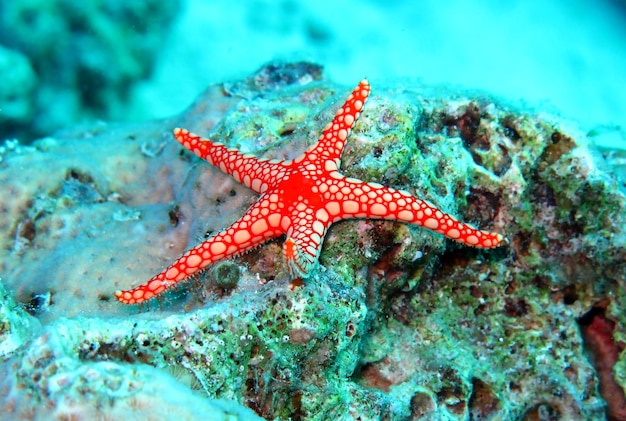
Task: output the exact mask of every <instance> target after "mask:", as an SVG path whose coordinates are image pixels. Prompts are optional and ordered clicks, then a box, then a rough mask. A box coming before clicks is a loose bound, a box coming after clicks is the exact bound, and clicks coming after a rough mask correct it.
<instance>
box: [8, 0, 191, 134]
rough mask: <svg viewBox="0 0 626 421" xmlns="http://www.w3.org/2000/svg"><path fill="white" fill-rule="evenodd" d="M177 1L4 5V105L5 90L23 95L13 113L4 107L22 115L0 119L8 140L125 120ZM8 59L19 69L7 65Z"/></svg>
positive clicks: (41, 0) (42, 0)
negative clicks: (78, 124) (133, 89)
mask: <svg viewBox="0 0 626 421" xmlns="http://www.w3.org/2000/svg"><path fill="white" fill-rule="evenodd" d="M179 3H180V2H179V1H178V0H174V1H155V0H142V1H135V2H124V1H108V0H97V1H85V2H78V3H77V2H72V1H66V0H52V1H51V0H28V1H5V2H2V4H0V79H2V80H3V84H2V85H3V86H2V87H0V101H2V100H3V98H6V95H7V92H2V91H7V90H8V91H13V90H16V91H17V90H19V91H17V92H15V93H14V97H13V98H14V101H13V102H14V103H13V104H12V105H13V106H12V107H10V108H9V107H7V108H5V107H4V105H8V104H6V99H5V101H3V102H0V105H2V106H3V107H2V109H3V110H5V111H11V112H12V113H19V115H18V116H19V117H20V118H11V119H7V118H5V117H0V119H1V120H0V124H1V125H0V128H2V132H3V136H4V138H11V137H18V138H26V139H32V138H33V136H41V135H45V134H48V133H51V132H53V131H55V130H57V129H59V128H63V127H67V126H68V125H69V124H70V123H72V124H74V123H75V122H78V121H81V120H84V119H97V118H100V119H102V118H107V119H120V118H121V117H123V112H124V111H123V109H124V107H122V106H121V105H123V104H124V102H125V101H127V100H128V98H127V96H128V94H129V91H130V88H131V87H132V85H133V84H134V83H136V82H137V81H139V80H141V79H144V78H146V77H147V76H149V75H150V72H151V70H152V66H153V65H154V61H155V58H156V55H157V54H158V52H159V49H160V48H161V47H162V43H163V40H164V38H165V36H166V35H167V33H168V31H169V27H170V25H171V22H172V16H173V15H175V13H176V11H177V10H178V8H179ZM2 46H4V47H7V48H9V49H11V50H14V51H15V52H14V53H12V55H8V53H6V52H5V49H4V48H2ZM15 54H19V56H17V57H15ZM9 59H10V60H11V61H12V62H13V63H15V65H13V66H6V65H3V61H6V60H9ZM35 75H36V76H35ZM7 82H8V83H7ZM18 101H19V104H18V103H17V102H18ZM18 105H19V108H20V109H19V110H16V109H15V108H17V107H18ZM2 114H5V113H4V112H3V113H2Z"/></svg>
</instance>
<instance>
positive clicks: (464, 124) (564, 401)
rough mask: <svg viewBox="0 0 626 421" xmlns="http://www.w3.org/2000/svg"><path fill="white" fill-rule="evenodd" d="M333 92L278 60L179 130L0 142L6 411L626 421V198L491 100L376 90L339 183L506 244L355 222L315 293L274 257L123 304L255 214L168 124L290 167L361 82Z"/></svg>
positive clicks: (98, 130) (537, 120) (558, 127)
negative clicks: (374, 185)
mask: <svg viewBox="0 0 626 421" xmlns="http://www.w3.org/2000/svg"><path fill="white" fill-rule="evenodd" d="M320 78H321V72H320V70H319V68H318V67H316V66H312V65H310V64H307V63H300V64H292V65H286V66H280V65H273V66H268V67H266V68H264V69H262V70H261V71H260V72H259V73H257V74H256V75H253V76H252V77H250V78H248V79H247V80H244V81H239V82H233V83H227V84H221V85H216V86H213V87H210V88H208V89H207V90H206V92H204V93H203V94H202V95H201V96H200V97H199V98H198V99H197V101H196V102H195V103H194V104H193V105H192V106H191V107H190V108H189V109H188V110H186V111H185V112H184V113H182V114H181V115H179V116H175V117H173V118H170V119H167V120H163V121H155V122H149V123H144V124H133V125H107V124H99V125H93V126H84V127H76V128H73V129H68V130H66V131H64V132H61V133H59V134H58V135H56V136H55V137H54V138H45V139H42V140H40V141H37V142H36V143H34V144H33V145H32V146H21V145H19V144H15V143H12V144H10V145H7V147H5V148H4V149H3V150H2V161H0V165H1V166H2V171H0V185H1V186H2V189H3V197H9V198H10V200H7V201H4V202H3V204H2V206H3V212H1V213H0V227H1V228H2V229H1V230H0V245H1V246H2V248H1V249H0V253H2V256H1V257H0V274H1V276H2V277H3V281H2V282H3V284H4V285H5V286H6V288H7V290H9V291H10V292H11V294H12V295H11V294H8V293H5V292H2V293H1V294H0V296H1V297H2V299H3V302H2V303H0V304H1V307H0V310H1V312H0V316H1V317H2V320H1V322H0V326H2V330H1V331H0V334H1V335H2V340H3V347H2V353H1V354H0V355H1V356H2V361H4V362H3V363H2V365H1V366H0V369H1V370H2V372H3V373H4V377H5V379H6V380H5V381H4V382H3V383H2V385H0V405H1V407H2V410H3V411H13V412H12V413H13V414H18V413H24V414H25V416H26V418H28V417H30V418H37V417H41V414H32V413H28V409H29V408H31V407H33V405H34V404H44V405H49V410H50V411H53V410H58V411H64V412H58V413H59V414H61V413H62V414H70V413H72V414H74V413H77V414H78V413H82V414H89V415H91V414H106V413H108V412H109V411H110V412H111V413H113V414H116V415H118V414H122V413H128V414H135V415H136V414H146V413H147V412H145V411H148V410H149V409H146V408H150V407H151V405H152V402H155V400H156V399H157V398H156V396H159V394H162V393H165V392H163V391H162V389H161V388H160V387H161V386H160V385H154V383H155V380H154V379H157V378H158V379H159V380H158V382H157V383H162V384H173V385H175V386H172V387H173V388H175V389H176V390H177V391H179V393H182V394H185V396H188V398H189V399H193V400H194V402H193V403H190V404H189V407H190V408H191V407H193V406H194V405H197V406H198V408H201V407H203V405H213V403H212V401H211V402H209V401H208V399H227V400H229V401H236V402H237V403H239V404H242V405H245V406H247V407H248V408H250V409H252V410H253V411H254V412H255V413H256V414H257V415H258V416H261V417H264V418H266V419H287V418H292V419H321V418H324V419H329V418H337V419H341V418H360V419H363V420H366V419H381V418H383V419H415V420H419V419H422V420H427V419H459V420H463V419H468V418H469V419H484V420H489V419H522V420H533V419H569V420H588V419H603V418H605V417H609V418H610V419H615V420H619V419H623V418H621V417H622V414H623V412H622V411H623V406H622V405H623V402H624V388H625V387H626V376H625V375H624V373H625V371H626V370H625V369H624V367H625V365H626V358H625V357H624V353H623V349H624V343H625V342H626V338H625V334H626V329H625V328H624V325H625V323H626V320H625V319H626V316H625V314H626V313H625V312H624V311H623V309H624V306H626V295H625V294H624V288H625V284H624V283H625V280H626V255H625V254H626V251H625V250H626V244H625V243H626V235H625V232H624V230H625V228H626V221H625V220H624V219H625V215H626V209H625V207H626V197H625V196H624V192H623V190H621V189H620V186H619V184H618V183H617V181H616V180H615V179H614V178H613V176H612V175H611V174H610V172H609V171H607V170H606V168H607V166H606V163H604V161H603V158H602V156H601V155H600V154H599V153H597V152H595V151H593V150H592V149H591V148H590V147H589V146H588V144H587V139H586V138H585V136H584V135H582V134H581V133H580V132H578V131H577V130H576V128H575V126H574V125H571V124H568V123H566V122H564V121H563V120H560V119H557V118H555V117H551V116H547V115H537V114H536V113H533V112H531V111H530V110H520V109H519V108H516V107H513V106H508V105H504V104H500V103H498V102H497V101H495V100H493V99H492V98H489V97H486V96H484V95H472V96H471V97H465V96H462V95H459V94H455V93H451V92H449V91H447V90H445V89H441V88H437V89H435V88H429V87H425V86H419V85H414V84H412V85H407V86H398V85H394V86H384V85H381V84H380V83H377V82H376V81H372V85H373V90H372V96H371V97H370V100H369V102H368V106H367V107H366V108H365V110H364V112H363V114H362V115H361V117H360V119H359V121H358V123H357V125H356V127H355V129H354V131H353V134H352V135H351V137H350V140H349V141H348V143H347V145H346V150H345V152H344V156H343V159H342V171H343V172H344V173H345V174H346V175H347V176H351V177H358V178H361V179H364V180H368V181H375V182H379V183H381V184H383V185H390V186H394V187H398V188H403V189H405V190H407V191H410V192H411V193H413V194H415V195H416V196H419V197H423V198H424V199H427V200H429V201H430V202H432V203H433V204H434V205H436V206H437V207H439V208H441V209H443V210H445V211H446V212H449V213H451V214H453V215H456V216H458V217H459V218H460V219H463V220H466V221H469V222H473V223H475V224H476V225H478V226H480V227H481V228H486V229H491V230H493V231H498V232H502V233H503V234H505V235H506V236H507V237H508V239H509V241H510V243H509V245H508V246H506V247H504V248H502V249H499V250H492V251H480V250H477V249H472V248H466V247H461V246H458V245H455V244H453V243H451V242H450V241H448V240H445V239H444V238H443V237H441V236H439V235H437V234H433V233H429V232H426V231H425V230H421V229H419V228H417V227H412V226H407V225H405V224H402V223H394V222H389V221H368V220H358V221H346V222H342V223H339V224H336V225H334V226H332V227H331V228H330V230H329V233H328V235H327V238H326V241H325V243H324V248H323V250H322V255H321V258H320V262H321V265H320V267H319V269H318V270H317V271H316V272H315V273H314V276H313V277H312V279H311V280H309V281H307V282H306V283H305V284H303V285H297V283H293V284H292V283H291V280H290V279H289V277H288V275H287V270H286V267H285V265H284V262H283V260H282V256H281V252H280V250H281V249H280V242H270V243H269V244H267V245H264V246H262V247H260V248H258V249H256V250H254V251H252V252H250V253H248V254H246V255H244V256H241V257H238V258H236V259H233V260H232V261H230V262H227V263H225V264H224V266H221V267H217V268H214V269H213V270H210V271H207V273H206V274H205V275H204V276H203V277H200V278H199V279H198V280H197V282H198V284H200V285H202V287H200V286H196V285H195V284H194V283H189V288H183V289H180V290H179V291H175V292H173V293H171V294H169V295H168V296H167V298H166V299H165V300H163V301H162V302H161V303H159V304H160V305H159V308H154V307H153V308H152V309H151V310H152V311H150V312H147V313H142V314H135V311H129V309H128V308H127V307H122V306H120V305H119V304H117V303H116V302H114V300H113V297H112V293H113V291H115V290H117V289H121V288H127V287H129V286H132V285H135V284H136V283H138V282H142V281H145V280H147V279H149V278H150V277H151V276H152V275H153V274H155V273H158V272H159V271H160V270H161V269H162V268H163V267H165V266H166V265H167V264H169V263H170V262H171V261H172V259H173V258H175V257H176V256H177V255H179V254H180V253H181V252H182V251H183V250H184V249H185V248H186V247H188V246H192V245H195V244H196V243H198V240H199V239H201V238H203V237H204V236H205V235H206V234H207V233H210V232H214V231H216V230H218V229H221V228H223V227H224V226H226V225H227V224H228V223H230V222H232V221H233V220H234V219H235V218H236V217H237V216H238V215H241V214H242V213H243V212H244V210H245V208H246V206H249V205H250V204H251V203H252V202H253V201H254V199H255V198H254V194H252V192H250V191H248V190H247V189H246V188H245V187H242V186H240V185H239V184H238V183H236V182H234V181H233V180H231V179H230V178H229V177H228V176H225V175H224V174H222V173H221V172H219V170H216V169H214V168H211V167H210V166H209V165H207V164H206V163H204V162H202V161H199V160H198V159H196V158H195V157H194V156H192V155H191V154H189V153H187V152H185V151H183V150H182V149H181V148H180V147H179V146H178V145H177V143H176V142H175V141H174V140H173V139H172V135H171V130H172V129H173V128H174V127H184V128H186V129H188V130H190V131H194V132H196V133H199V134H208V136H209V137H210V138H211V139H214V140H217V139H219V140H220V141H221V142H224V143H226V144H227V145H228V146H231V147H236V148H238V149H240V150H242V151H244V152H249V153H253V154H255V155H257V156H262V157H265V158H280V159H283V158H290V157H293V156H296V155H298V154H299V153H301V152H303V151H304V150H305V149H306V148H307V147H308V146H309V145H310V144H312V143H313V142H314V141H315V140H316V138H317V136H318V135H319V133H320V131H321V130H322V125H323V124H325V122H326V121H328V120H329V119H330V117H331V116H332V114H333V112H334V105H336V104H337V102H340V101H342V100H343V98H344V97H345V94H346V92H347V91H348V90H349V88H342V87H337V86H335V85H333V84H331V83H329V82H325V81H321V80H320ZM318 115H319V118H318V117H317V116H318ZM216 277H217V279H216ZM12 296H13V297H15V300H17V301H18V302H19V303H21V306H22V307H23V308H24V309H26V310H27V311H28V313H30V315H29V314H26V312H24V311H23V310H22V309H21V308H20V307H19V306H17V305H16V304H15V303H14V302H13V301H12V300H13V298H12ZM35 318H36V319H37V320H35ZM40 322H41V323H43V327H41V326H40V325H39V323H40ZM7 341H8V342H7ZM5 344H9V345H5ZM153 367H154V368H153ZM157 369H158V371H155V370H157ZM173 377H178V378H179V380H180V381H177V380H175V379H174V378H173ZM150 384H152V385H151V386H149V385H150ZM96 389H97V392H94V390H96ZM191 389H199V391H198V392H192V390H191ZM168 393H169V392H168ZM196 394H197V395H196ZM200 394H204V395H205V396H208V398H207V397H204V396H198V395H200ZM115 396H119V400H118V403H115V399H113V400H112V401H111V400H107V398H111V397H115ZM173 400H174V397H172V401H173ZM55 402H56V403H57V404H58V405H55V404H54V403H55ZM170 402H171V401H169V400H167V401H163V402H159V403H160V404H161V405H163V407H164V408H165V407H167V408H170V409H171V406H168V405H170ZM215 405H217V404H215ZM230 405H235V404H234V403H231V404H230ZM142 408H143V409H142ZM155 408H157V407H156V406H155ZM220 408H222V407H220ZM185 409H187V408H179V410H181V411H182V410H185ZM155 410H156V409H155ZM25 411H26V412H25ZM94 411H100V412H94ZM116 411H117V412H116ZM122 411H124V412H122ZM142 411H144V412H142ZM164 411H165V409H164ZM198 411H202V409H199V410H198ZM237 411H244V410H242V409H241V408H240V409H238V410H237ZM197 413H199V412H197ZM238 413H239V414H241V415H239V416H240V417H241V419H246V418H245V417H253V415H251V413H249V414H246V412H238ZM173 416H174V415H172V417H173ZM184 416H188V417H192V418H193V414H192V415H189V414H188V415H184Z"/></svg>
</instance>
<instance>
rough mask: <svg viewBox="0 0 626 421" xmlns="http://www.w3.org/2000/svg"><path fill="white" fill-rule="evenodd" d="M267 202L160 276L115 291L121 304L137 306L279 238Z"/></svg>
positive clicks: (277, 218) (277, 220) (275, 217)
mask: <svg viewBox="0 0 626 421" xmlns="http://www.w3.org/2000/svg"><path fill="white" fill-rule="evenodd" d="M271 204H272V202H271V200H270V199H269V198H263V197H262V198H261V200H259V201H258V202H257V203H255V204H254V205H253V206H252V207H251V208H250V209H249V210H248V212H246V214H245V215H244V216H243V217H242V218H241V219H239V220H238V221H236V222H234V223H233V224H232V225H231V226H229V227H228V228H226V229H224V230H222V231H220V232H218V233H216V234H213V235H212V236H210V237H209V238H208V239H207V240H206V241H204V242H203V243H202V244H200V245H198V246H196V247H194V248H192V249H190V250H188V251H187V252H186V253H185V254H183V255H182V256H180V257H179V258H178V259H177V260H176V261H175V262H174V263H172V264H171V265H170V266H168V267H167V269H165V270H164V271H163V272H161V273H159V274H158V275H155V276H154V277H153V278H152V279H150V280H149V281H148V282H146V283H145V284H143V285H140V286H138V287H135V288H133V289H131V290H125V291H117V292H116V293H115V296H116V297H117V299H118V300H119V301H121V302H122V303H124V304H139V303H142V302H144V301H147V300H149V299H151V298H154V297H156V296H158V295H160V294H162V293H163V292H164V291H165V290H167V289H169V288H171V287H173V286H175V285H177V284H178V283H180V282H183V281H185V280H187V279H189V278H190V277H192V276H193V275H194V274H196V273H198V272H199V271H201V270H203V269H204V268H205V267H207V266H208V265H210V264H212V263H215V262H217V261H220V260H223V259H225V258H227V257H230V256H235V255H239V254H242V253H244V252H246V251H248V250H250V249H252V248H254V247H256V246H258V245H259V244H261V243H263V242H265V241H267V240H269V239H270V238H273V237H278V236H279V235H281V234H282V230H281V229H280V227H279V224H280V219H281V215H280V214H277V213H271V212H269V208H270V205H271Z"/></svg>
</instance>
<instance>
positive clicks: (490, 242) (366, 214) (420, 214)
mask: <svg viewBox="0 0 626 421" xmlns="http://www.w3.org/2000/svg"><path fill="white" fill-rule="evenodd" d="M336 183H337V185H338V187H339V188H338V191H337V192H336V193H335V194H333V195H331V196H329V200H328V202H327V204H326V208H327V209H328V211H329V212H330V213H331V214H332V215H334V220H333V222H335V221H337V220H341V219H349V218H370V219H387V220H393V221H402V222H408V223H410V224H415V225H419V226H421V227H424V228H426V229H429V230H431V231H433V232H437V233H439V234H443V235H445V236H446V237H448V238H450V239H452V240H454V241H457V242H459V243H462V244H466V245H469V246H473V247H478V248H486V249H489V248H494V247H498V246H500V245H501V244H502V242H503V241H505V239H504V237H503V236H502V235H501V234H497V233H492V232H488V231H481V230H478V229H476V228H474V227H472V226H471V225H468V224H465V223H463V222H460V221H458V220H457V219H455V218H454V217H453V216H451V215H448V214H447V213H444V212H442V211H441V210H439V209H437V208H436V207H435V206H434V205H432V204H430V203H428V202H427V201H425V200H421V199H418V198H416V197H414V196H412V195H411V194H410V193H408V192H406V191H402V190H396V189H393V188H388V187H384V186H381V185H380V184H377V183H365V182H362V181H360V180H356V179H351V178H343V179H341V180H338V181H336Z"/></svg>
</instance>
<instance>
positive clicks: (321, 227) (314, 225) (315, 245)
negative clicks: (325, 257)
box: [283, 211, 329, 278]
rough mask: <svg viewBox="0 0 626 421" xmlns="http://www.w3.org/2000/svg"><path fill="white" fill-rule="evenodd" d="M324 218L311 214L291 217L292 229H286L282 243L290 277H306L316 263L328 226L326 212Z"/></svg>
mask: <svg viewBox="0 0 626 421" xmlns="http://www.w3.org/2000/svg"><path fill="white" fill-rule="evenodd" d="M322 212H323V213H325V211H322ZM318 215H319V212H318ZM325 218H326V221H323V220H319V219H314V218H312V216H311V214H309V215H307V216H306V217H305V218H300V217H296V218H292V220H291V226H292V227H293V229H290V230H288V231H287V239H286V240H285V242H284V244H283V254H284V256H285V260H286V262H287V268H288V270H289V274H290V275H291V276H292V277H294V278H306V277H307V276H308V275H309V273H310V272H311V271H312V270H313V269H314V268H315V266H316V265H317V261H318V258H319V255H320V251H321V249H322V243H323V242H324V237H325V236H326V231H327V230H328V226H329V224H328V215H327V214H326V217H325Z"/></svg>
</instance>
